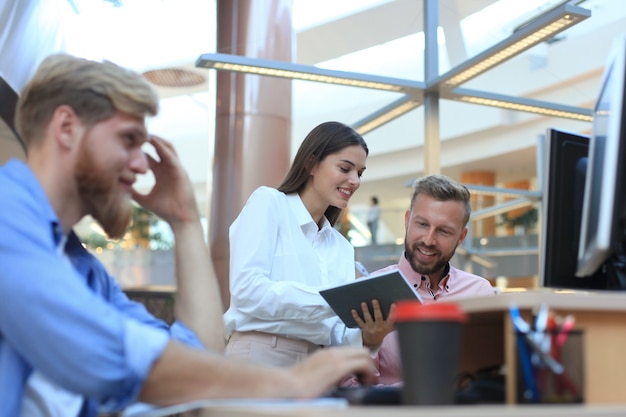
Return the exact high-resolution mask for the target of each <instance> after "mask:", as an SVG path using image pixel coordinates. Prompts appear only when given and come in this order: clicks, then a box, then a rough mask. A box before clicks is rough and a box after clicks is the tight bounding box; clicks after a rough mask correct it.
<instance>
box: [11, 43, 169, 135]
mask: <svg viewBox="0 0 626 417" xmlns="http://www.w3.org/2000/svg"><path fill="white" fill-rule="evenodd" d="M61 105H68V106H70V107H72V109H73V110H74V111H75V112H76V114H77V115H78V117H79V118H80V120H81V122H82V123H84V124H85V125H86V126H88V127H91V126H93V125H94V124H96V123H97V122H99V121H101V120H105V119H107V118H109V117H111V116H112V115H113V113H114V112H116V111H119V112H122V113H126V114H130V115H132V116H137V117H146V116H148V115H150V116H154V115H156V114H157V112H158V109H159V98H158V95H157V92H156V90H155V88H154V87H153V86H152V85H151V84H150V83H148V81H147V80H146V79H144V78H143V77H142V76H141V75H140V74H138V73H136V72H134V71H131V70H128V69H125V68H122V67H120V66H118V65H116V64H114V63H112V62H106V61H105V62H96V61H90V60H87V59H84V58H78V57H74V56H71V55H67V54H55V55H51V56H49V57H47V58H46V59H44V60H43V62H42V63H41V64H40V65H39V67H38V68H37V71H36V72H35V75H34V76H33V78H31V80H30V81H29V83H28V84H27V85H26V87H24V90H23V91H22V93H21V95H20V97H19V99H18V102H17V109H16V113H15V127H16V129H17V132H18V134H19V135H20V136H21V138H22V140H24V142H25V143H26V145H29V144H30V143H32V142H33V140H36V139H37V138H38V137H41V136H42V135H43V132H44V130H45V128H46V126H47V125H48V123H49V122H50V119H51V118H52V115H53V113H54V111H55V110H56V108H57V107H59V106H61Z"/></svg>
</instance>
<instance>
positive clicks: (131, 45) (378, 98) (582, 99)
mask: <svg viewBox="0 0 626 417" xmlns="http://www.w3.org/2000/svg"><path fill="white" fill-rule="evenodd" d="M364 1H365V0H358V1H356V2H355V1H351V0H350V1H349V0H345V3H344V2H343V1H342V3H341V4H342V5H344V4H348V3H352V6H354V5H357V6H359V10H358V11H357V12H356V13H349V12H348V11H346V10H344V11H341V13H339V15H338V16H336V15H335V14H331V13H327V14H326V15H325V18H324V19H323V20H321V23H320V20H319V19H320V17H316V19H318V20H317V21H315V20H309V21H307V20H306V19H305V18H303V17H302V16H303V15H305V14H306V15H305V17H308V18H310V19H312V18H313V17H314V16H312V15H313V12H311V11H306V10H303V9H302V7H303V5H309V6H310V5H311V3H314V5H315V6H316V7H315V11H317V12H319V11H320V10H322V11H323V10H326V11H328V10H333V7H332V5H333V4H335V3H333V2H336V0H316V1H315V2H311V0H295V1H294V25H296V26H297V28H299V29H298V31H297V35H296V42H297V46H296V50H297V61H298V62H299V63H304V64H319V65H321V66H325V67H328V68H334V69H342V70H347V71H354V72H365V73H375V74H381V75H390V76H396V77H401V78H413V79H420V77H423V57H422V56H421V55H420V54H421V52H420V49H418V47H417V46H415V44H414V43H412V42H415V41H414V40H412V39H409V40H408V41H403V42H404V44H403V45H404V48H405V49H404V50H403V52H402V53H401V54H400V56H398V54H397V53H396V55H390V56H388V53H387V52H386V51H387V50H388V48H390V47H391V46H393V45H394V44H396V45H397V44H398V42H399V41H394V39H397V38H400V37H403V36H407V35H410V34H414V33H416V32H419V31H420V30H421V26H422V19H423V17H422V1H419V0H395V1H382V0H380V1H379V0H373V1H372V0H370V1H368V2H365V3H364ZM507 1H509V6H508V7H509V8H510V7H513V6H511V5H515V6H516V7H517V6H520V5H524V4H526V5H529V4H535V3H533V1H537V0H532V1H531V0H528V1H525V2H519V1H518V0H517V2H510V0H507ZM94 2H95V3H99V4H98V5H96V6H94V7H95V9H94V10H91V9H90V8H89V7H87V5H88V4H91V3H94ZM78 3H79V4H84V5H85V8H84V9H83V10H82V11H81V14H79V15H73V16H72V19H74V20H76V19H78V22H79V23H80V24H78V25H77V26H76V27H75V28H74V29H73V30H74V32H72V30H68V34H67V36H68V39H69V40H70V42H68V45H67V46H68V50H69V51H70V52H72V53H76V54H79V53H78V52H74V51H79V50H80V48H79V46H78V44H77V41H78V40H82V41H85V44H86V45H87V49H83V53H80V55H90V56H88V57H92V58H94V59H96V58H97V59H101V58H107V59H110V60H113V61H115V62H118V63H119V64H121V65H124V66H129V67H131V68H135V69H137V70H138V71H146V70H150V69H159V68H165V67H181V66H182V67H185V68H188V69H191V70H194V71H200V72H201V73H202V74H204V75H206V76H207V77H208V83H207V84H203V85H201V86H199V87H197V88H192V89H168V88H162V89H160V93H161V96H162V106H161V107H162V110H161V114H160V116H159V117H158V118H156V119H154V120H151V121H149V127H150V129H151V130H152V131H154V132H155V133H158V134H161V135H163V136H165V137H167V138H169V139H170V140H172V141H173V142H174V143H175V145H176V146H177V149H178V150H179V154H180V156H181V159H182V160H183V163H184V164H185V166H186V167H187V168H188V170H189V171H190V173H191V177H192V179H193V180H194V183H195V186H196V190H197V194H198V200H199V203H200V205H201V207H205V208H206V207H208V204H207V195H208V191H207V190H208V189H210V182H211V178H210V170H211V164H212V160H211V143H212V137H213V130H212V126H213V125H212V123H213V115H214V112H213V111H214V103H213V96H212V92H214V91H215V90H214V88H213V85H212V83H213V82H214V73H212V72H210V71H208V70H198V69H196V68H194V62H195V60H196V58H197V57H198V56H199V55H200V54H202V53H205V52H213V51H214V48H215V22H214V20H215V10H214V7H215V6H214V4H215V3H214V1H210V0H176V1H173V0H162V1H160V2H158V3H155V2H154V0H124V1H123V4H124V7H122V8H119V9H116V8H112V7H111V6H110V4H109V3H108V2H103V1H101V0H91V1H90V0H81V1H78ZM493 3H496V1H495V0H440V2H439V4H440V6H439V9H440V10H439V12H440V22H441V24H442V25H443V26H446V28H447V30H446V32H445V35H446V41H447V42H446V45H445V48H446V49H445V54H443V56H442V57H441V64H445V65H448V64H450V63H451V65H454V64H457V63H458V62H460V61H461V59H463V58H466V57H467V54H471V53H472V52H471V51H469V52H468V50H469V48H468V47H467V45H464V44H463V42H460V41H461V40H462V39H461V38H460V37H459V36H458V33H457V36H456V37H455V30H454V29H455V27H456V28H457V32H458V26H457V25H456V23H457V22H458V21H459V19H460V18H462V17H464V16H467V15H469V14H471V13H473V12H475V11H478V10H482V9H483V8H485V7H486V6H488V5H490V4H493ZM554 3H555V2H554V1H553V2H552V4H554ZM336 4H340V3H336ZM620 5H621V3H620V2H616V1H615V0H613V1H611V0H592V1H587V2H583V3H582V4H581V6H583V7H591V8H593V17H592V18H590V19H588V21H585V22H583V23H582V24H580V25H579V26H580V30H579V28H578V27H577V28H574V29H570V30H569V31H568V32H566V35H567V36H568V39H567V40H566V41H564V42H560V43H558V44H555V45H551V46H549V47H548V46H545V45H542V46H540V47H537V48H535V49H534V50H533V51H532V53H529V54H526V55H525V56H523V57H520V58H519V59H516V60H514V61H513V62H511V63H510V64H505V65H503V66H502V67H501V68H499V69H498V70H494V71H492V72H490V73H489V74H488V75H487V76H483V77H479V78H478V79H476V80H475V81H474V84H473V85H472V88H474V86H476V87H477V88H478V89H481V88H484V89H491V90H492V91H495V92H501V93H504V94H514V95H524V96H527V97H533V98H540V99H549V100H554V101H558V100H565V101H566V102H567V103H568V104H572V105H586V106H589V105H590V104H591V103H592V102H593V100H594V98H595V97H594V94H595V88H596V85H597V83H598V79H599V72H598V69H600V70H601V67H602V65H603V62H604V56H606V50H607V48H608V45H609V44H610V38H611V36H612V34H613V33H614V32H615V30H620V29H619V28H623V27H626V26H625V25H626V19H625V18H624V14H626V13H625V11H623V10H622V9H623V7H622V6H620ZM103 7H108V8H103ZM145 7H150V10H151V14H150V19H145V18H142V19H141V20H137V19H136V17H135V18H133V17H132V16H133V15H132V14H131V13H128V14H124V13H125V12H130V11H136V10H140V11H143V12H144V14H143V16H144V17H145ZM354 7H356V6H354ZM142 8H143V9H142ZM616 9H617V10H618V12H616V11H615V10H616ZM535 13H536V11H535ZM87 16H96V17H97V19H96V20H95V21H94V20H93V19H92V20H89V19H87ZM135 16H136V15H135ZM322 17H324V16H322ZM517 17H518V19H517V20H514V21H505V20H498V21H496V22H495V23H493V22H492V23H491V24H490V25H489V27H488V28H486V29H489V31H488V33H487V35H485V36H487V40H488V42H490V43H491V44H493V43H496V42H497V41H499V40H501V39H502V37H504V36H506V33H508V32H507V30H508V31H510V30H511V28H512V27H513V26H514V25H516V24H519V20H520V19H522V18H524V16H521V15H520V16H517ZM111 19H113V20H111ZM133 19H135V20H133ZM178 23H182V25H181V26H176V24H178ZM164 28H167V30H164ZM576 31H579V32H581V33H583V34H582V35H577V36H575V33H576ZM589 33H592V34H593V36H589ZM97 34H98V35H100V36H96V35H97ZM376 45H380V46H379V47H378V48H377V49H376V52H375V53H376V54H378V56H383V55H384V54H387V55H384V56H386V57H387V56H388V57H387V58H385V59H384V60H382V62H380V61H381V60H375V59H371V58H369V57H368V56H367V55H366V54H363V53H362V55H361V57H359V56H358V54H351V57H352V58H353V59H354V58H356V61H354V60H353V61H349V60H347V59H345V58H341V57H342V56H343V55H345V54H346V53H349V52H354V51H359V50H362V49H364V48H368V47H372V46H376ZM122 46H127V47H128V48H122ZM72 48H74V49H72ZM124 51H130V54H128V53H125V52H124ZM359 59H360V60H359ZM544 59H545V60H547V64H546V63H544V64H545V65H544V67H540V68H539V69H538V70H536V71H529V70H528V66H529V63H531V62H534V61H535V60H538V61H541V60H544ZM350 62H352V63H350ZM354 62H357V64H355V63H354ZM510 74H519V75H515V78H514V79H511V75H510ZM293 88H294V93H293V103H294V104H293V143H294V149H295V147H297V145H298V144H299V141H300V140H301V139H302V138H303V137H304V135H305V134H306V132H308V131H309V130H310V129H311V128H312V127H313V126H314V125H315V124H317V123H319V122H321V121H324V120H328V119H331V118H332V119H335V120H342V121H345V122H346V123H353V122H356V121H357V120H360V119H361V118H363V117H365V116H367V115H368V114H370V113H371V112H372V111H374V110H376V109H378V108H380V107H382V106H383V105H384V104H386V103H387V102H389V101H392V100H394V99H395V97H391V96H389V97H388V96H384V95H381V94H376V93H372V92H362V91H356V90H354V89H352V90H351V89H350V88H348V87H336V86H326V85H320V84H314V83H306V82H294V84H293ZM422 114H423V112H420V111H419V110H418V111H414V112H412V113H410V114H408V115H406V116H403V117H401V118H399V119H398V120H397V121H395V122H393V123H390V124H389V125H387V126H385V127H383V128H381V129H379V130H377V131H375V132H372V133H371V134H368V135H366V140H367V141H368V144H369V145H370V149H371V150H372V153H371V154H370V158H369V159H368V172H367V173H366V176H365V177H364V181H363V185H362V190H361V191H359V193H357V194H356V195H355V197H354V198H353V204H354V205H355V206H358V205H360V204H363V205H365V204H367V201H368V200H369V196H370V195H372V194H377V195H379V196H381V204H382V205H383V208H384V207H385V206H393V205H394V204H396V202H397V204H398V206H399V207H400V206H403V205H404V204H405V200H406V196H407V194H408V190H407V189H406V188H405V187H404V184H405V183H406V181H408V180H409V179H411V178H414V177H415V176H417V175H419V174H420V170H421V169H422V168H421V167H422V165H423V156H422V155H423V149H422V142H423V140H422V137H423V120H422V116H421V115H422ZM441 123H442V126H441V131H442V132H441V133H442V140H443V142H442V149H443V152H442V169H443V170H444V173H446V174H448V175H451V176H453V177H456V178H459V177H460V175H461V174H462V173H463V172H467V171H472V170H489V171H494V172H497V173H498V180H499V181H501V182H502V181H509V180H511V181H512V180H516V179H519V178H534V177H535V176H536V165H537V163H536V158H535V155H536V149H535V144H536V141H537V137H538V136H539V135H540V134H541V133H543V132H544V131H545V128H546V127H547V126H550V125H554V124H557V125H558V126H559V127H566V128H570V129H572V130H579V131H580V130H584V129H585V128H587V125H582V124H572V123H571V122H569V121H561V120H554V119H551V120H547V119H546V118H539V117H529V116H526V115H520V114H515V113H511V112H506V111H502V110H496V109H484V108H480V107H479V106H469V105H465V107H459V106H458V105H454V104H450V103H442V121H441ZM7 133H10V132H7V130H6V127H5V126H0V161H1V160H2V159H3V158H6V152H7V150H8V151H9V152H10V153H15V154H20V152H21V147H19V146H15V141H14V138H12V135H10V134H9V135H8V136H7ZM7 137H8V138H10V140H9V141H8V142H7ZM7 143H11V144H12V145H11V146H7V145H6V144H7ZM149 184H150V180H149V179H148V180H146V181H145V182H144V185H145V186H149Z"/></svg>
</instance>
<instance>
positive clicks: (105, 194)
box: [74, 141, 132, 239]
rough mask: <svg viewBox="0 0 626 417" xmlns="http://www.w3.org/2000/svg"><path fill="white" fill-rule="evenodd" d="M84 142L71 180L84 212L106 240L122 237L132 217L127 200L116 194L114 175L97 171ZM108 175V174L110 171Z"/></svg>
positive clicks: (125, 195)
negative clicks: (102, 232) (92, 219)
mask: <svg viewBox="0 0 626 417" xmlns="http://www.w3.org/2000/svg"><path fill="white" fill-rule="evenodd" d="M87 143H88V141H83V143H82V145H81V150H80V155H79V159H78V162H77V163H76V169H75V174H74V177H75V179H76V185H77V188H78V195H79V197H80V199H81V202H82V204H83V208H84V209H85V210H86V211H87V213H88V214H90V215H91V216H92V217H93V218H94V219H95V220H96V221H97V222H98V223H99V224H100V227H102V229H103V230H104V231H105V233H106V234H107V236H108V237H109V239H119V238H121V237H123V236H124V234H125V233H126V230H127V229H128V226H129V225H130V221H131V217H132V205H131V202H130V197H129V196H128V195H127V194H125V193H117V194H116V193H115V189H116V186H117V185H118V181H117V176H116V175H115V172H108V171H107V170H106V169H103V168H100V165H99V164H98V163H97V161H96V158H95V157H94V154H93V152H92V151H90V149H89V148H88V146H87ZM109 171H110V170H109Z"/></svg>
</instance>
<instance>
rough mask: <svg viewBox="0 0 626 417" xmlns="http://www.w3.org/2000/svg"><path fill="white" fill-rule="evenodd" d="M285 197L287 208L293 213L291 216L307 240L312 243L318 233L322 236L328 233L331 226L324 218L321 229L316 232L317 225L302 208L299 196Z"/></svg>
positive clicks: (302, 204)
mask: <svg viewBox="0 0 626 417" xmlns="http://www.w3.org/2000/svg"><path fill="white" fill-rule="evenodd" d="M286 196H287V202H288V203H289V208H290V209H291V211H292V212H293V215H294V216H295V218H296V220H297V222H298V224H299V225H300V228H301V229H302V232H303V233H304V235H305V236H306V238H307V240H310V241H313V240H314V239H315V238H316V237H317V235H318V233H319V234H324V235H325V234H327V233H329V231H330V229H331V227H332V226H331V225H330V222H329V221H328V219H327V218H326V216H324V217H323V218H322V228H321V229H320V230H318V227H317V223H315V220H313V217H311V213H309V211H308V210H307V208H306V207H305V206H304V203H303V202H302V199H301V198H300V195H298V193H293V194H286Z"/></svg>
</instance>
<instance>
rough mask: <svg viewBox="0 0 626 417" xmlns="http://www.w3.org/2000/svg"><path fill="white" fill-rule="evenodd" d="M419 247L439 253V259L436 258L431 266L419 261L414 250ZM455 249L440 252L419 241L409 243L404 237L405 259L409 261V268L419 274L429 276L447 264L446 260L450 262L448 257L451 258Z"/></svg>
mask: <svg viewBox="0 0 626 417" xmlns="http://www.w3.org/2000/svg"><path fill="white" fill-rule="evenodd" d="M420 247H423V248H425V249H427V250H428V252H437V253H439V259H437V261H436V262H435V263H434V265H432V266H431V265H425V264H422V263H420V261H419V259H417V257H416V256H415V252H416V251H418V250H419V248H420ZM455 251H456V250H452V252H451V253H449V254H442V253H441V252H439V250H438V249H437V248H435V247H431V246H425V245H422V244H420V243H419V242H418V243H414V244H413V245H409V243H408V242H407V239H406V236H405V237H404V254H405V255H404V256H405V257H406V260H407V261H409V264H410V265H411V268H412V269H413V270H414V271H415V272H417V273H418V274H420V275H429V276H430V275H433V274H435V273H436V272H439V271H441V270H443V269H444V268H445V267H446V265H448V262H450V259H452V257H453V256H454V252H455Z"/></svg>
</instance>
